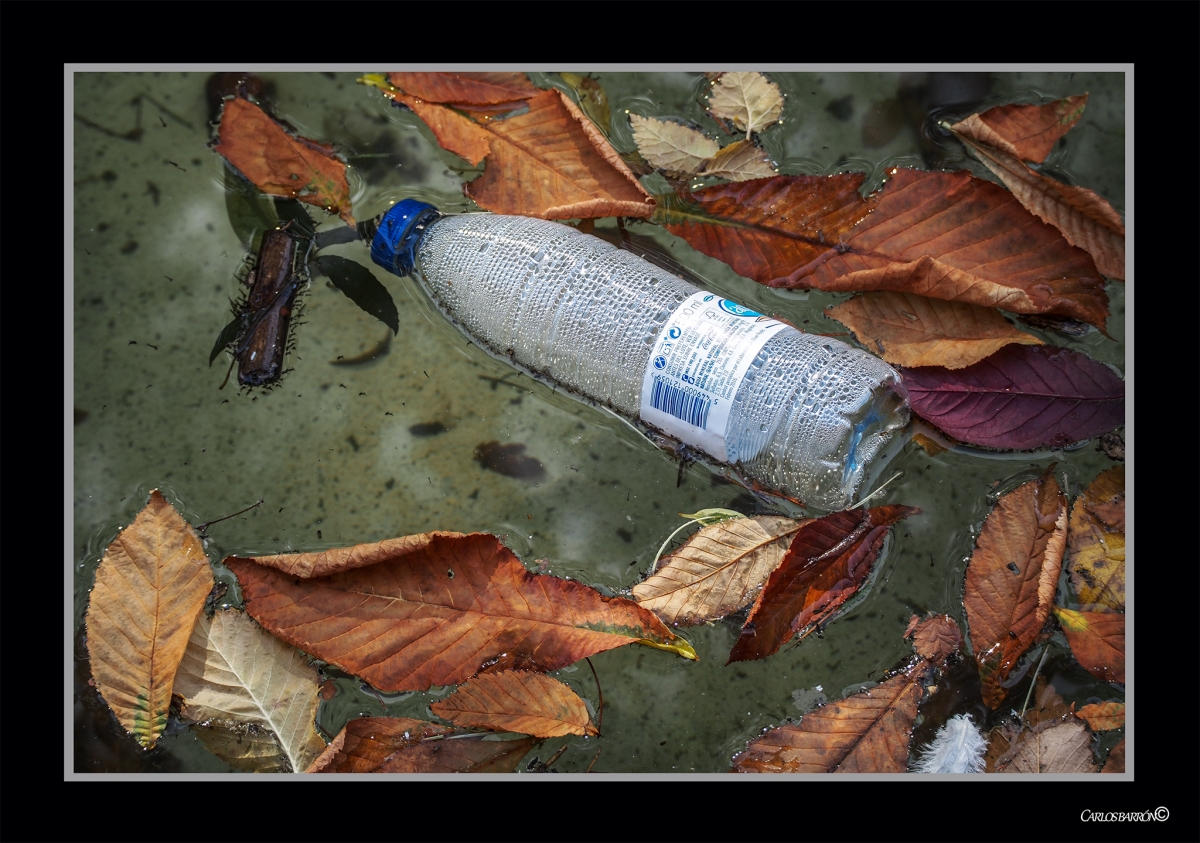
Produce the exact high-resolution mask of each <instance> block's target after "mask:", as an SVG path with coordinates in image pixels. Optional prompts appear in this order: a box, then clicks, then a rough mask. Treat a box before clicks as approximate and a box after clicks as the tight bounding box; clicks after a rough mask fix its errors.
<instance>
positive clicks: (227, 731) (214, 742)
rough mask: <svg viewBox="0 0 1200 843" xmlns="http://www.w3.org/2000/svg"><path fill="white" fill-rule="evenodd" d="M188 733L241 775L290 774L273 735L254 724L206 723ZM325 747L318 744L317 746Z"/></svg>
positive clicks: (198, 724)
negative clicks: (241, 773) (240, 772)
mask: <svg viewBox="0 0 1200 843" xmlns="http://www.w3.org/2000/svg"><path fill="white" fill-rule="evenodd" d="M191 728H192V734H193V735H195V736H196V737H198V738H199V739H200V742H201V743H202V744H204V746H205V747H206V748H207V749H208V751H209V752H211V753H212V754H213V755H215V756H217V757H218V758H220V759H221V760H222V761H224V762H225V763H226V764H228V765H229V766H230V767H233V768H234V769H235V770H240V771H242V772H244V773H291V772H293V770H292V766H291V764H289V763H288V757H287V753H286V752H284V751H283V747H281V746H280V744H279V739H278V738H277V737H276V736H275V733H274V732H272V731H270V730H269V729H264V728H262V727H261V726H258V725H256V724H254V723H244V722H238V721H234V720H206V721H204V722H203V723H193V724H192V727H191ZM324 745H325V742H324V741H321V746H322V747H323V746H324Z"/></svg>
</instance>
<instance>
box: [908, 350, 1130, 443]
mask: <svg viewBox="0 0 1200 843" xmlns="http://www.w3.org/2000/svg"><path fill="white" fill-rule="evenodd" d="M901 375H902V377H903V380H904V386H905V388H906V389H907V390H908V398H909V404H910V406H911V407H912V411H913V413H915V414H916V415H918V416H920V417H921V418H923V419H925V420H926V421H928V422H929V423H930V424H933V425H936V426H937V427H938V428H940V429H941V430H943V431H945V432H946V433H948V434H950V435H951V436H953V437H954V438H956V439H959V440H961V441H963V442H969V443H971V444H973V445H986V446H987V447H989V448H1012V449H1017V450H1027V449H1032V448H1046V447H1049V448H1059V447H1062V446H1063V445H1068V444H1070V443H1072V442H1078V441H1080V440H1082V439H1087V438H1089V437H1092V436H1097V435H1099V434H1101V433H1104V432H1106V431H1109V430H1112V429H1113V428H1115V427H1118V426H1120V425H1123V424H1124V423H1125V381H1123V380H1122V379H1121V378H1120V377H1118V376H1117V375H1115V374H1113V372H1112V370H1111V369H1109V368H1108V367H1107V366H1105V365H1104V364H1103V363H1099V362H1097V361H1095V360H1093V359H1092V358H1090V357H1088V356H1087V355H1086V354H1080V353H1079V352H1077V351H1070V350H1069V349H1065V348H1054V347H1051V346H1029V345H1009V346H1005V347H1004V348H1002V349H1000V350H999V351H997V352H996V353H995V354H993V355H991V356H990V357H988V358H986V359H984V360H981V361H980V362H978V363H975V364H972V365H970V366H967V367H966V368H964V369H957V370H951V369H945V368H942V367H940V366H925V367H918V368H913V369H905V370H903V372H902V373H901Z"/></svg>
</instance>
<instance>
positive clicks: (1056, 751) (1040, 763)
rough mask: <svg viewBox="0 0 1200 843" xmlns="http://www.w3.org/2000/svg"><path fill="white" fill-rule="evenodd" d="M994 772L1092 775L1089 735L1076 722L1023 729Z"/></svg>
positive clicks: (1092, 763) (1085, 727) (1083, 725)
mask: <svg viewBox="0 0 1200 843" xmlns="http://www.w3.org/2000/svg"><path fill="white" fill-rule="evenodd" d="M996 772H997V773H1094V772H1096V762H1095V760H1094V759H1093V758H1092V733H1091V732H1089V731H1088V727H1087V726H1086V725H1085V724H1083V723H1080V722H1079V721H1078V720H1074V721H1067V722H1066V723H1047V724H1043V725H1042V726H1039V727H1037V728H1034V729H1026V730H1024V731H1022V732H1021V734H1020V735H1018V736H1017V741H1016V743H1015V744H1013V746H1012V748H1011V749H1010V750H1009V751H1008V753H1007V757H1006V758H1001V759H1000V760H999V761H998V762H997V763H996Z"/></svg>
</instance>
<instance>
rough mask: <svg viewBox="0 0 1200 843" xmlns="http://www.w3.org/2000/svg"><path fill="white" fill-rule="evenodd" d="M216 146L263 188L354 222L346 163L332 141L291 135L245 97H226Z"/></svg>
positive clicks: (348, 221) (276, 194)
mask: <svg viewBox="0 0 1200 843" xmlns="http://www.w3.org/2000/svg"><path fill="white" fill-rule="evenodd" d="M219 133H220V138H219V141H218V143H217V145H216V147H214V148H215V149H216V151H217V152H219V153H221V154H222V155H224V156H225V158H226V159H227V160H228V161H229V163H230V164H232V165H233V166H235V167H237V169H238V171H239V172H241V174H242V175H243V176H245V177H246V178H247V179H249V180H250V182H251V183H253V184H254V185H255V186H256V187H257V188H258V189H259V190H261V191H262V192H263V193H269V194H271V195H272V196H290V197H292V198H294V199H299V200H300V201H301V202H307V203H308V204H310V205H316V206H317V207H318V208H323V209H325V210H326V211H328V212H329V213H331V214H337V215H338V216H340V217H341V218H342V219H343V220H345V221H346V223H347V224H348V225H354V215H353V214H352V213H351V209H350V185H349V183H348V182H347V181H346V165H345V164H344V163H342V162H341V161H340V160H339V159H338V158H337V157H336V155H335V154H334V151H333V147H331V146H327V145H325V144H322V143H318V142H316V141H311V140H308V139H307V138H302V137H299V136H296V137H293V136H292V135H289V134H288V133H287V132H285V131H284V130H283V127H282V126H280V125H279V124H278V123H276V122H275V121H274V120H272V119H271V118H270V117H269V116H268V115H267V114H266V113H265V112H264V111H263V110H262V109H261V108H259V107H258V106H257V105H255V104H254V103H252V102H250V101H249V100H244V99H240V98H238V99H231V100H227V101H226V102H225V110H224V112H223V113H222V114H221V126H220V129H219Z"/></svg>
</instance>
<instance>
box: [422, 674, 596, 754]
mask: <svg viewBox="0 0 1200 843" xmlns="http://www.w3.org/2000/svg"><path fill="white" fill-rule="evenodd" d="M430 708H431V709H432V710H433V713H434V714H436V715H437V716H438V717H442V718H445V719H446V720H449V721H450V722H451V723H454V724H456V725H458V726H473V727H476V728H481V729H492V730H494V731H498V732H522V733H524V734H526V735H533V736H534V737H537V738H557V737H561V736H563V735H599V734H600V732H599V730H597V729H596V727H595V726H593V725H592V721H591V717H590V716H589V715H588V710H587V706H586V705H585V704H584V702H583V700H581V699H580V698H579V696H578V695H577V694H576V693H575V692H574V691H572V690H571V689H570V688H569V687H568V686H566V685H564V684H563V683H562V682H559V681H558V680H557V679H552V678H551V677H549V676H544V675H542V674H540V673H530V672H529V671H526V670H504V671H501V672H499V673H487V674H484V675H482V676H477V677H475V678H474V679H472V680H470V681H469V682H467V683H466V684H464V685H461V686H460V687H459V688H458V690H457V691H455V692H454V693H453V694H451V695H450V696H449V697H447V698H446V699H444V700H441V701H439V702H435V703H434V704H433V705H431V706H430Z"/></svg>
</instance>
